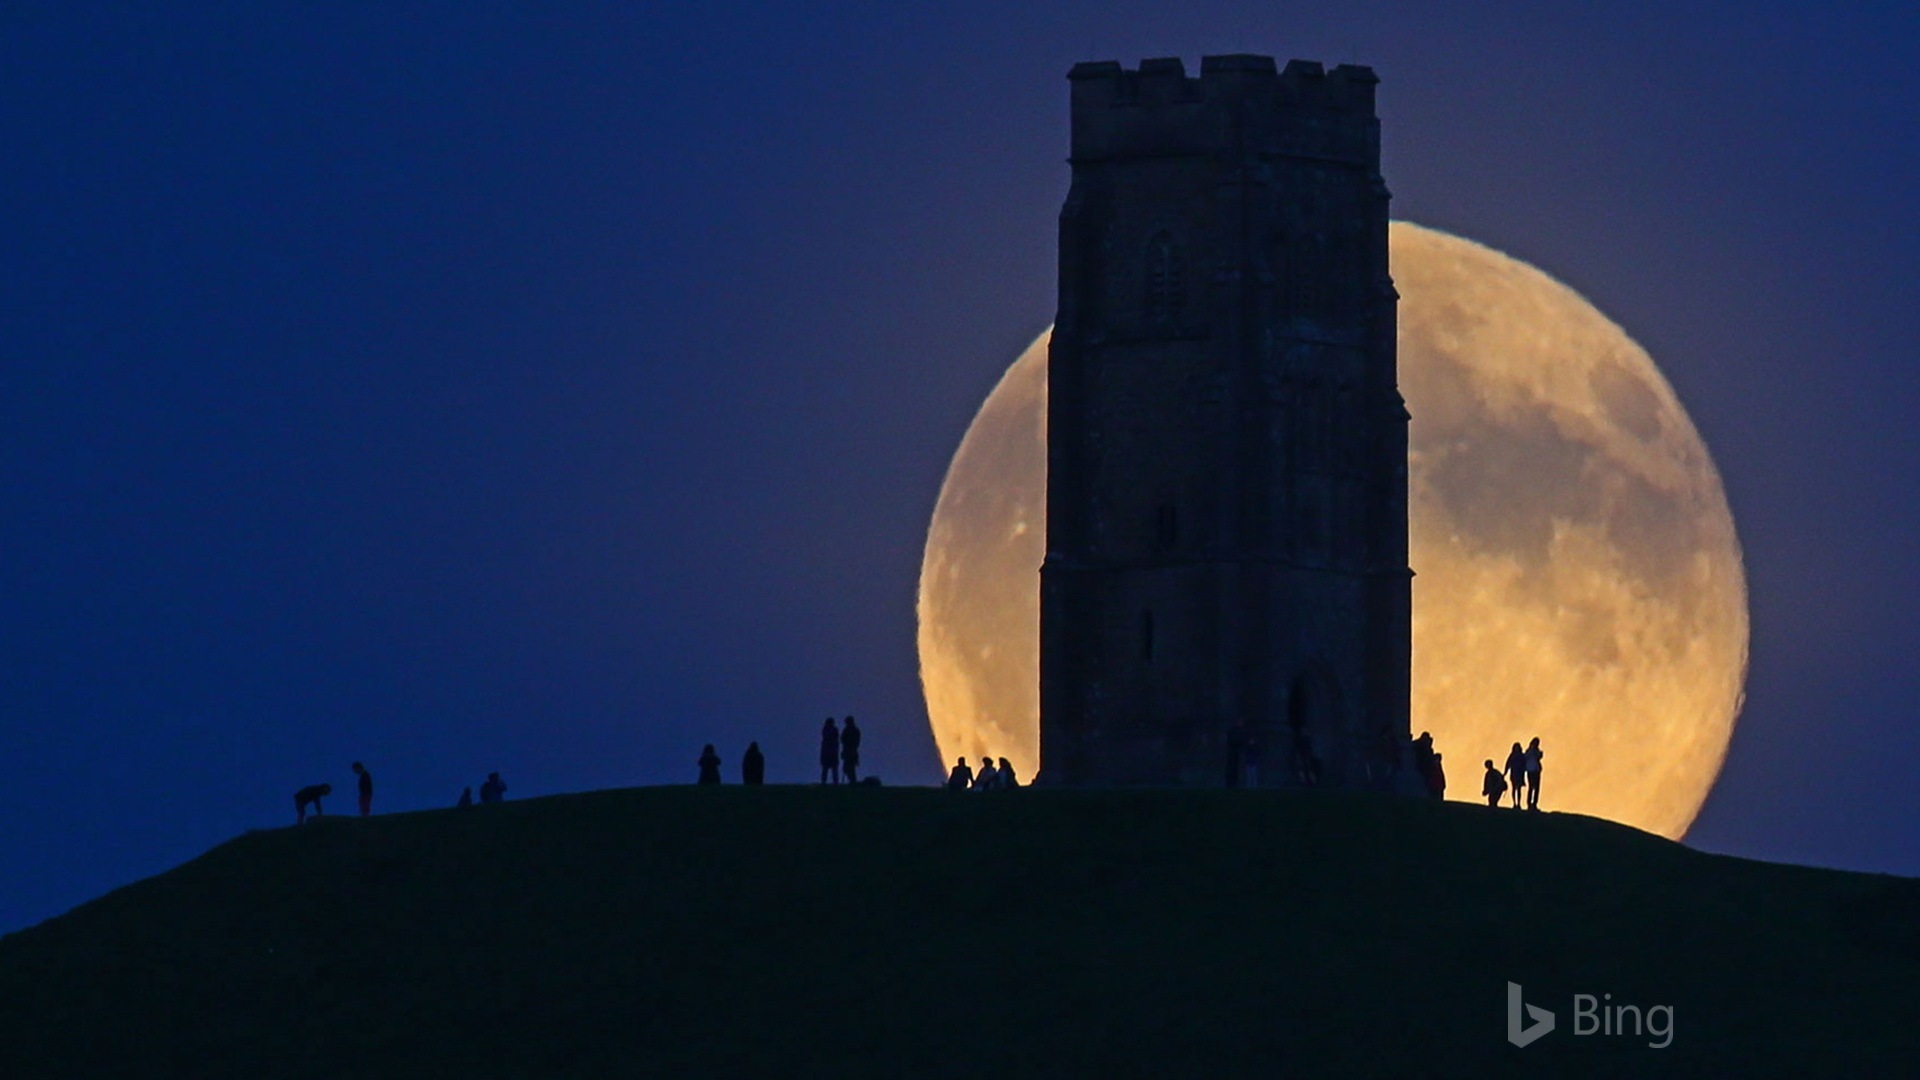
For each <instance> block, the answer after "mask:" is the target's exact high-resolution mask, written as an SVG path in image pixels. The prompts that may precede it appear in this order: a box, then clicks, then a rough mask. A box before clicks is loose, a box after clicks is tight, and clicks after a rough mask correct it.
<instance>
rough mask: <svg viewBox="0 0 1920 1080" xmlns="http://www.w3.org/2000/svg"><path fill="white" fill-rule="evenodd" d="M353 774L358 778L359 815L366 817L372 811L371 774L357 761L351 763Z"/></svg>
mask: <svg viewBox="0 0 1920 1080" xmlns="http://www.w3.org/2000/svg"><path fill="white" fill-rule="evenodd" d="M353 774H354V775H355V776H358V777H359V778H360V816H361V817H366V816H367V815H369V814H371V813H373V774H372V773H370V772H368V771H367V767H366V766H365V765H362V764H360V763H359V762H357V761H356V762H354V763H353Z"/></svg>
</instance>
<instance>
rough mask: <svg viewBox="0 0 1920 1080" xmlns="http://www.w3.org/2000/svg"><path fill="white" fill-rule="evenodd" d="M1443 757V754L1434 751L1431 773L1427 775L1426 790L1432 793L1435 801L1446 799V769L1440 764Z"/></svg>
mask: <svg viewBox="0 0 1920 1080" xmlns="http://www.w3.org/2000/svg"><path fill="white" fill-rule="evenodd" d="M1445 757H1446V755H1445V754H1442V753H1440V752H1439V751H1437V750H1436V751H1434V754H1433V765H1432V771H1431V772H1429V773H1428V774H1427V784H1428V790H1429V791H1431V792H1433V797H1434V798H1436V799H1444V798H1446V797H1447V768H1446V765H1445V764H1443V762H1442V759H1443V758H1445Z"/></svg>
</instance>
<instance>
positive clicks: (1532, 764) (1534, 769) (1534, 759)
mask: <svg viewBox="0 0 1920 1080" xmlns="http://www.w3.org/2000/svg"><path fill="white" fill-rule="evenodd" d="M1546 756H1547V753H1546V751H1544V750H1542V749H1540V736H1538V735H1535V736H1534V737H1533V741H1531V742H1529V743H1527V752H1526V754H1525V760H1526V767H1527V809H1529V810H1538V809H1540V759H1541V758H1543V757H1546Z"/></svg>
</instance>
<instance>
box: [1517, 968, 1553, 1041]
mask: <svg viewBox="0 0 1920 1080" xmlns="http://www.w3.org/2000/svg"><path fill="white" fill-rule="evenodd" d="M1520 994H1521V990H1520V984H1519V983H1511V982H1510V983H1508V984H1507V1041H1508V1042H1510V1043H1512V1044H1513V1045H1515V1046H1528V1045H1531V1044H1532V1043H1533V1042H1534V1041H1535V1040H1536V1039H1538V1038H1540V1036H1542V1035H1545V1034H1547V1033H1548V1032H1551V1031H1552V1030H1553V1013H1551V1012H1549V1011H1547V1010H1546V1009H1543V1008H1541V1007H1540V1006H1538V1005H1527V1004H1526V1002H1524V1001H1521V1000H1520ZM1523 1006H1524V1007H1525V1008H1526V1010H1527V1016H1530V1017H1532V1018H1533V1026H1532V1027H1528V1026H1527V1022H1526V1020H1525V1019H1523V1018H1522V1017H1521V1015H1520V1010H1521V1008H1522V1007H1523Z"/></svg>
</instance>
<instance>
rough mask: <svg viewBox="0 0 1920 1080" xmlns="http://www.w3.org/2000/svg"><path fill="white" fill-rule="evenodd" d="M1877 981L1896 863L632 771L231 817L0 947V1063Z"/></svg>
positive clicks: (318, 1067) (707, 1037)
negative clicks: (248, 818)
mask: <svg viewBox="0 0 1920 1080" xmlns="http://www.w3.org/2000/svg"><path fill="white" fill-rule="evenodd" d="M1916 975H1920V881H1913V880H1908V879H1900V878H1886V877H1875V876H1869V875H1860V874H1846V873H1838V872H1831V871H1821V870H1811V869H1805V868H1799V867H1791V866H1777V865H1770V864H1764V863H1756V862H1750V861H1745V860H1740V859H1733V858H1726V857H1719V856H1712V855H1704V854H1701V853H1698V852H1694V851H1690V850H1688V849H1686V848H1684V847H1681V846H1679V845H1676V844H1671V843H1668V842H1666V841H1664V840H1660V839H1657V838H1654V837H1651V836H1648V835H1645V834H1642V833H1639V832H1635V831H1633V830H1630V829H1626V828H1623V827H1619V826H1615V825H1610V824H1607V823H1604V822H1599V821H1595V820H1592V819H1586V818H1577V817H1570V816H1562V815H1552V814H1543V815H1526V814H1521V813H1516V812H1509V811H1489V810H1486V809H1484V808H1479V807H1470V806H1462V805H1443V806H1436V805H1431V804H1427V803H1422V802H1414V801H1408V800H1394V799H1384V798H1372V797H1359V796H1339V795H1326V794H1313V793H1308V794H1282V793H1264V792H1228V791H1138V792H1134V791H1124V792H1122V791H1110V792H1056V791H1022V792H1016V793H997V794H994V795H973V794H967V795H959V794H948V793H946V792H941V791H932V790H905V789H859V790H855V789H833V790H822V789H814V788H785V787H770V788H762V789H742V788H734V787H727V788H719V789H713V788H706V789H701V788H655V789H638V790H624V791H607V792H596V793H592V794H586V795H574V796H564V797H558V798H549V799H539V800H533V801H527V802H518V803H507V804H505V805H501V806H491V807H475V808H473V809H471V810H464V811H460V810H446V811H436V812H431V813H418V814H401V815H392V816H385V817H376V818H372V819H369V820H350V819H328V820H326V821H324V822H323V823H321V824H319V825H310V826H307V827H304V828H298V829H292V828H290V829H284V830H277V831H271V832H259V833H252V834H248V835H246V836H243V837H241V838H239V839H237V840H234V841H232V842H231V843H228V844H225V845H222V846H221V847H219V848H216V849H214V850H213V851H211V852H208V853H207V854H206V855H204V856H202V857H200V858H198V859H196V860H194V861H192V862H190V863H188V864H186V865H184V866H182V867H180V868H178V869H176V870H174V871H172V872H170V873H166V874H162V875H160V876H159V877H155V878H152V879H150V880H147V881H143V882H140V883H138V884H136V885H132V886H130V887H128V888H124V889H121V890H119V891H117V892H114V893H112V894H110V895H108V896H106V897H103V898H101V899H99V900H96V901H94V902H92V903H89V904H87V905H84V906H82V907H80V908H78V909H76V910H75V911H73V912H71V913H69V914H67V915H65V916H62V917H60V918H57V919H53V920H51V921H49V922H47V923H44V924H42V925H40V926H38V927H35V928H33V929H30V930H27V931H24V932H21V933H17V934H13V935H10V936H8V937H6V938H4V939H0V1076H4V1077H10V1078H12V1077H37V1076H60V1077H69V1076H71V1077H81V1076H85V1077H93V1076H119V1075H127V1076H132V1075H140V1076H254V1077H265V1076H302V1077H304V1076H312V1077H376V1076H382V1077H384V1076H393V1077H436V1076H455V1075H458V1076H462V1077H492V1076H503V1077H504V1076H514V1077H547V1076H591V1077H604V1076H662V1077H699V1076H761V1075H768V1076H820V1077H857V1076H875V1077H909V1076H911V1077H945V1076H953V1077H961V1076H965V1077H1002V1076H1048V1077H1080V1076H1088V1077H1104V1076H1182V1077H1184V1076H1209V1077H1211V1076H1261V1077H1292V1076H1329V1077H1333V1076H1394V1077H1427V1076H1431V1077H1455V1076H1458V1077H1467V1076H1490V1075H1491V1076H1498V1075H1522V1074H1525V1075H1529V1076H1536V1077H1539V1076H1545V1077H1558V1076H1584V1075H1594V1076H1622V1075H1636V1076H1659V1075H1702V1076H1706V1075H1713V1076H1735V1075H1742V1074H1747V1075H1756V1076H1760V1075H1764V1076H1834V1075H1841V1074H1842V1073H1843V1072H1847V1071H1849V1070H1852V1069H1858V1070H1861V1071H1858V1072H1854V1073H1852V1075H1867V1076H1881V1075H1900V1076H1909V1075H1914V1070H1915V1069H1916V1068H1917V1067H1920V1066H1916V1064H1915V1063H1916V1062H1920V1024H1916V1022H1915V1018H1916V1016H1920V1009H1917V1008H1916V1006H1920V990H1917V989H1916V988H1915V985H1914V981H1915V977H1916ZM1508 980H1512V981H1515V982H1518V983H1521V984H1524V986H1525V987H1526V997H1527V1000H1528V1002H1529V1003H1531V1004H1536V1005H1541V1006H1544V1007H1546V1008H1550V1009H1553V1010H1554V1011H1555V1012H1556V1014H1557V1028H1556V1031H1555V1032H1554V1033H1553V1034H1551V1035H1548V1036H1546V1037H1544V1038H1542V1039H1541V1040H1540V1041H1539V1042H1537V1043H1535V1044H1534V1045H1532V1046H1530V1047H1528V1048H1526V1049H1516V1048H1514V1047H1512V1046H1510V1045H1508V1043H1507V1041H1506V1037H1505V1036H1506V984H1507V982H1508ZM1576 993H1591V994H1593V995H1595V996H1596V997H1597V996H1598V995H1600V994H1603V993H1611V994H1612V995H1613V997H1612V1002H1613V1003H1633V1004H1637V1005H1640V1006H1642V1007H1647V1006H1652V1005H1660V1004H1664V1005H1670V1006H1671V1007H1672V1008H1673V1012H1674V1016H1673V1021H1674V1022H1673V1037H1672V1041H1671V1045H1669V1046H1668V1047H1666V1048H1665V1049H1651V1048H1649V1047H1648V1045H1647V1044H1648V1042H1650V1041H1653V1039H1652V1037H1651V1036H1644V1035H1643V1036H1640V1037H1632V1036H1628V1037H1619V1036H1615V1037H1608V1036H1604V1035H1588V1036H1580V1035H1576V1034H1574V1026H1575V1018H1574V1017H1573V1015H1572V1011H1571V1010H1572V1007H1573V1006H1572V1001H1573V995H1574V994H1576Z"/></svg>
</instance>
